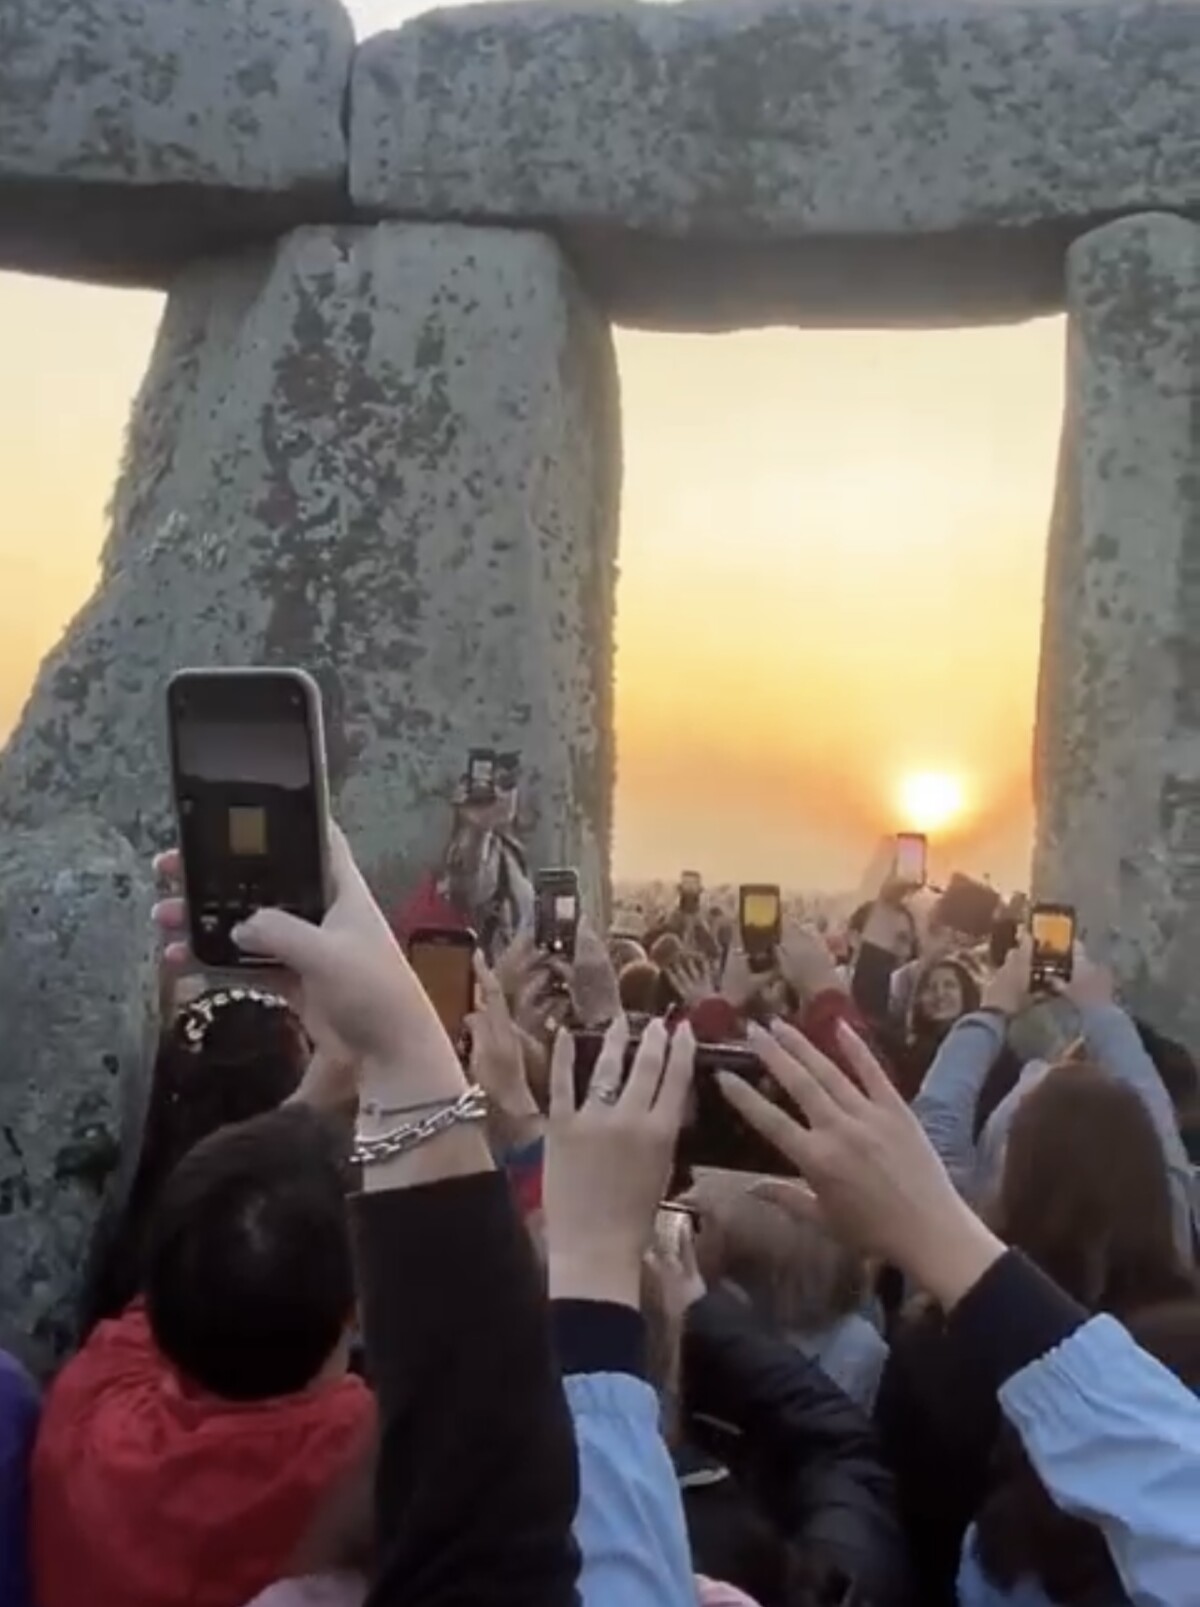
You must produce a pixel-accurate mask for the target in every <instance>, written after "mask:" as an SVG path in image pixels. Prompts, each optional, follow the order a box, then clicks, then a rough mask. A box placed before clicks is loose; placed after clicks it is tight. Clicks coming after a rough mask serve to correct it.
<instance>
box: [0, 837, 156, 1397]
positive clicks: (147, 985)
mask: <svg viewBox="0 0 1200 1607" xmlns="http://www.w3.org/2000/svg"><path fill="white" fill-rule="evenodd" d="M151 898H152V887H151V881H150V875H149V867H148V865H147V864H146V863H145V862H144V861H142V860H141V859H139V857H138V856H137V855H135V853H134V851H133V849H132V848H131V847H130V846H129V844H128V843H127V842H124V841H123V840H122V839H121V838H120V837H118V836H117V835H116V833H114V832H113V831H111V830H109V829H108V827H106V826H102V825H100V824H98V823H97V822H96V821H94V820H90V819H87V818H86V817H81V816H76V817H74V818H73V819H64V820H61V821H58V822H56V823H55V824H53V825H51V826H46V827H44V828H42V829H40V830H36V831H28V832H15V833H6V834H5V835H4V836H3V837H0V1023H2V1024H3V1029H4V1054H3V1056H0V1348H3V1349H5V1350H11V1351H15V1352H16V1354H17V1355H19V1356H20V1357H21V1358H22V1359H23V1360H24V1361H25V1362H27V1363H28V1364H29V1365H30V1366H32V1367H33V1368H35V1369H36V1370H38V1371H44V1370H45V1369H46V1368H47V1367H49V1366H50V1365H52V1364H53V1363H54V1362H55V1361H57V1360H59V1359H61V1358H62V1356H63V1354H64V1353H65V1351H66V1350H67V1348H68V1347H69V1345H70V1342H71V1339H72V1337H73V1335H74V1333H75V1324H76V1316H77V1309H78V1304H79V1298H80V1295H81V1294H82V1292H83V1287H84V1283H85V1280H86V1276H87V1271H88V1261H89V1252H90V1250H91V1248H92V1244H93V1240H94V1238H95V1236H96V1231H97V1228H98V1227H100V1226H101V1224H102V1222H103V1220H104V1218H105V1217H106V1215H107V1214H108V1212H109V1211H111V1209H112V1208H113V1207H114V1206H115V1205H116V1203H117V1201H118V1198H119V1197H120V1195H121V1194H122V1192H123V1190H124V1187H125V1186H126V1184H127V1183H128V1181H129V1178H130V1176H131V1174H132V1169H133V1166H134V1164H135V1161H136V1157H137V1150H138V1145H139V1142H140V1136H141V1128H142V1120H143V1117H144V1114H145V1105H146V1098H147V1094H148V1090H149V1069H150V1064H151V1057H152V1047H153V1025H154V1014H155V1009H156V988H155V967H154V962H153V943H152V940H151V929H150V903H151Z"/></svg>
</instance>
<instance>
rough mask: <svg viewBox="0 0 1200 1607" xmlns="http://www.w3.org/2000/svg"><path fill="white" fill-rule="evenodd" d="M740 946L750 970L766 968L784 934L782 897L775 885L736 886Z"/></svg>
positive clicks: (746, 884) (759, 883)
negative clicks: (737, 887)
mask: <svg viewBox="0 0 1200 1607" xmlns="http://www.w3.org/2000/svg"><path fill="white" fill-rule="evenodd" d="M738 925H739V928H740V931H741V939H742V949H743V951H744V953H745V955H746V959H747V960H748V961H749V963H750V969H751V970H752V971H769V970H770V969H771V967H772V966H773V965H774V964H775V950H776V949H777V948H778V947H779V943H780V940H781V939H782V937H783V899H782V897H781V895H780V892H779V888H778V887H777V886H773V885H769V884H767V883H762V882H755V883H745V884H743V886H741V887H740V888H739V889H738Z"/></svg>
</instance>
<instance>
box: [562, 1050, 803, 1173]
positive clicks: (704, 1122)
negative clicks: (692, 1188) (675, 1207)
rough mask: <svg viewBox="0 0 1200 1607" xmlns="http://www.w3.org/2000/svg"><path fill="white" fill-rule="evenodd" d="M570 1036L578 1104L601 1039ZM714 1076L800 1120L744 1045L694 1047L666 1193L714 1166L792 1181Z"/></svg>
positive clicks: (628, 1056)
mask: <svg viewBox="0 0 1200 1607" xmlns="http://www.w3.org/2000/svg"><path fill="white" fill-rule="evenodd" d="M574 1037H575V1100H576V1103H577V1104H582V1102H583V1101H584V1099H586V1097H587V1091H588V1088H589V1086H590V1085H591V1081H592V1073H593V1072H594V1071H595V1069H596V1061H597V1060H598V1059H599V1057H600V1050H601V1048H602V1046H603V1044H604V1034H603V1033H602V1032H596V1031H592V1030H585V1031H579V1032H576V1033H575V1035H574ZM640 1042H641V1034H640V1033H637V1034H635V1035H634V1036H632V1037H631V1038H630V1040H629V1043H628V1045H627V1046H626V1050H625V1064H624V1076H625V1077H627V1076H628V1075H629V1072H630V1070H631V1069H632V1066H633V1062H634V1059H635V1057H636V1055H637V1051H638V1045H639V1043H640ZM719 1071H724V1072H729V1073H731V1074H732V1075H733V1076H735V1077H741V1078H743V1079H744V1080H745V1081H746V1082H749V1083H750V1084H751V1085H752V1086H753V1087H754V1088H756V1089H757V1090H758V1091H759V1093H761V1094H763V1095H764V1096H765V1097H766V1098H767V1099H769V1100H770V1101H771V1102H772V1104H776V1105H780V1106H782V1108H783V1109H784V1110H786V1111H787V1113H788V1115H789V1116H792V1117H793V1118H795V1119H796V1120H797V1121H801V1122H803V1121H804V1118H803V1116H801V1115H800V1113H799V1112H798V1111H797V1110H796V1108H795V1107H794V1106H793V1104H792V1103H791V1101H790V1100H789V1099H788V1098H787V1096H786V1095H785V1094H784V1092H783V1090H782V1089H781V1088H780V1086H779V1084H778V1083H777V1082H776V1081H775V1079H774V1078H773V1077H772V1076H771V1074H770V1072H768V1071H767V1069H766V1067H765V1066H764V1065H763V1063H762V1061H761V1060H760V1059H759V1058H758V1056H757V1055H756V1054H755V1053H754V1051H753V1049H750V1048H748V1047H747V1045H746V1044H744V1043H698V1044H697V1045H696V1073H695V1077H694V1078H693V1080H692V1092H691V1100H690V1104H689V1108H688V1113H687V1115H686V1116H685V1118H684V1122H683V1126H682V1127H681V1129H680V1132H679V1142H678V1144H677V1145H676V1147H675V1164H674V1167H673V1169H672V1183H671V1190H672V1192H674V1191H675V1190H677V1189H680V1188H683V1187H685V1186H686V1182H687V1179H688V1178H689V1177H690V1175H691V1173H692V1172H693V1171H694V1170H695V1169H696V1168H697V1167H717V1168H719V1169H720V1170H721V1171H723V1172H758V1173H762V1174H763V1175H764V1176H767V1177H795V1176H796V1168H795V1167H794V1166H793V1165H792V1163H791V1162H790V1161H789V1160H787V1159H786V1158H785V1157H784V1156H783V1155H781V1154H780V1152H779V1151H778V1150H777V1149H776V1148H775V1146H774V1145H773V1144H769V1143H768V1142H767V1140H766V1139H765V1138H764V1137H763V1136H762V1134H761V1133H760V1132H759V1131H758V1129H757V1128H756V1127H751V1125H750V1124H749V1122H747V1121H746V1120H745V1119H744V1118H743V1117H742V1116H741V1115H740V1114H739V1113H738V1112H737V1111H736V1110H734V1108H733V1106H732V1105H731V1104H730V1103H729V1101H728V1100H727V1099H726V1098H725V1096H724V1094H722V1092H721V1090H720V1088H719V1087H718V1085H717V1078H716V1074H717V1072H719Z"/></svg>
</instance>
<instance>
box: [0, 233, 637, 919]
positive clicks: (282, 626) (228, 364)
mask: <svg viewBox="0 0 1200 1607" xmlns="http://www.w3.org/2000/svg"><path fill="white" fill-rule="evenodd" d="M617 411H618V402H617V380H616V370H615V365H614V359H613V353H612V345H611V338H610V334H609V330H608V327H607V324H606V323H605V322H604V321H603V319H601V318H599V317H598V316H597V315H596V314H595V313H594V312H593V310H592V309H591V307H590V306H589V304H588V302H587V301H586V300H585V298H584V297H583V296H582V295H581V293H580V292H579V290H578V288H577V286H576V284H575V281H574V279H573V277H572V275H571V273H570V270H569V269H568V268H567V266H566V265H565V263H564V261H563V259H562V257H561V255H560V253H559V251H558V249H557V248H556V247H555V246H554V245H553V244H552V243H551V242H550V241H548V240H546V239H545V238H543V237H542V236H539V235H536V234H512V233H506V232H503V231H475V230H471V229H463V228H457V227H453V226H447V227H439V228H428V227H424V226H414V227H407V226H402V225H384V226H381V227H379V228H370V229H360V228H352V227H343V228H339V229H312V230H303V231H300V232H298V233H296V234H294V235H292V236H290V237H289V238H288V239H287V240H285V241H284V242H282V243H281V244H280V246H279V247H278V249H277V250H275V251H271V252H263V253H260V254H257V255H253V256H245V255H243V256H241V257H239V258H237V259H236V260H231V261H223V262H218V263H210V264H206V265H203V266H200V267H197V268H196V269H195V270H194V271H193V272H191V273H190V274H187V275H185V276H184V277H183V278H181V280H180V281H179V283H178V284H177V285H176V287H175V289H174V291H173V292H172V295H171V297H170V300H169V302H168V306H167V312H166V317H165V322H164V324H163V328H162V331H161V334H160V337H159V341H158V345H157V349H156V351H155V354H154V357H153V360H152V363H151V368H150V372H149V375H148V377H147V379H146V382H145V385H144V387H143V390H142V393H141V396H140V398H139V401H138V403H137V406H136V409H135V413H134V418H133V422H132V426H131V431H130V436H129V443H128V448H127V455H126V463H125V468H124V472H123V475H122V478H121V483H120V486H119V488H118V491H117V495H116V499H115V506H114V515H113V527H112V533H111V536H110V538H109V541H108V545H107V548H106V551H105V554H104V559H103V573H102V578H101V583H100V587H99V590H98V591H97V593H96V595H95V596H94V597H93V599H92V601H91V602H90V603H89V604H88V605H87V606H86V607H85V608H84V610H83V612H82V613H81V614H80V616H79V617H78V618H77V620H76V621H75V623H74V624H73V625H72V627H71V628H70V630H69V631H68V633H67V636H66V638H65V640H64V641H63V643H62V644H61V645H60V646H59V647H58V648H57V650H56V651H55V652H54V653H53V654H52V655H51V656H50V657H49V659H48V660H47V662H46V663H45V664H44V665H43V667H42V670H41V673H40V675H39V678H38V681H37V684H36V687H35V690H34V692H33V695H32V698H31V700H30V703H29V705H28V706H27V708H26V710H25V712H24V715H23V717H22V720H21V722H20V724H19V726H18V729H17V731H16V733H15V735H14V737H13V739H12V741H11V743H10V746H9V748H8V750H7V752H6V753H5V754H4V756H3V759H0V819H8V820H17V821H26V822H29V821H36V820H40V819H44V818H45V817H46V815H47V814H48V813H50V814H53V813H55V812H58V811H62V810H65V809H71V808H76V807H79V806H81V805H87V806H89V807H93V806H94V807H95V808H96V809H97V810H98V811H100V812H101V813H102V814H103V815H104V816H105V818H107V819H108V820H109V821H110V822H111V823H112V824H113V825H115V826H116V827H117V828H118V829H119V830H120V831H122V832H123V833H124V834H126V835H127V836H128V837H129V838H130V839H131V840H132V841H134V842H135V843H137V844H139V845H142V846H145V845H148V844H151V843H155V842H160V841H161V840H162V839H163V837H164V835H165V833H166V832H167V831H168V829H169V825H168V797H167V771H166V763H165V755H164V740H163V738H164V731H163V711H164V683H165V679H166V677H167V675H168V674H169V673H170V671H172V670H173V669H175V668H177V667H179V666H181V665H185V664H206V663H212V664H237V663H265V664H289V663H295V664H301V665H304V666H306V667H308V668H309V669H310V670H312V671H313V673H314V674H315V675H316V676H317V678H318V680H319V681H320V683H321V686H322V689H323V692H324V697H325V705H326V714H327V721H328V726H329V748H330V765H331V777H332V782H333V786H334V792H335V798H336V803H337V807H338V810H339V812H340V815H341V818H342V820H343V822H344V824H345V825H346V827H347V829H348V831H349V832H350V834H351V837H352V839H353V840H354V842H355V844H356V847H357V848H358V849H359V851H360V853H361V854H362V855H363V856H364V859H365V863H366V867H367V869H368V871H369V872H370V873H371V874H372V876H373V877H374V879H375V881H376V884H377V886H379V888H380V889H381V890H382V891H383V892H384V894H385V895H392V894H394V893H395V892H396V891H397V890H398V889H399V888H400V887H402V886H404V885H407V884H408V883H409V882H410V881H411V880H412V879H413V877H414V876H415V874H416V873H417V871H418V870H419V869H423V868H424V867H425V865H426V864H427V863H428V862H429V861H430V860H431V859H432V858H434V857H435V856H436V855H437V854H438V853H439V852H440V849H441V847H442V845H443V840H444V835H445V833H446V832H447V831H448V829H449V824H450V812H449V809H448V808H447V807H444V804H445V801H446V800H448V799H449V796H450V793H451V790H452V786H453V783H454V781H455V780H456V779H457V777H458V776H459V774H460V773H461V770H462V767H463V763H464V761H465V758H466V750H467V748H468V747H470V746H472V745H475V744H495V745H496V746H497V747H499V748H521V749H522V750H523V752H524V757H525V781H524V787H523V790H524V793H525V795H526V796H527V797H528V798H529V800H530V807H531V811H532V816H533V818H532V820H531V822H530V824H529V825H528V826H527V827H526V828H524V835H525V837H526V840H527V842H528V843H529V844H530V846H531V849H532V852H533V854H534V857H535V859H536V860H538V861H541V862H554V863H559V862H566V863H575V864H578V865H579V866H580V868H581V871H582V872H583V874H584V876H585V879H586V881H587V882H588V883H589V884H590V886H591V887H592V888H593V890H598V889H599V887H600V885H601V883H602V881H603V876H604V872H605V867H606V866H607V859H608V841H609V835H610V803H611V790H612V769H613V755H612V730H611V726H612V709H611V681H612V658H611V653H612V649H611V629H612V604H613V588H614V574H615V567H614V555H615V544H616V521H617V502H618V491H619V451H620V448H619V438H618V421H617Z"/></svg>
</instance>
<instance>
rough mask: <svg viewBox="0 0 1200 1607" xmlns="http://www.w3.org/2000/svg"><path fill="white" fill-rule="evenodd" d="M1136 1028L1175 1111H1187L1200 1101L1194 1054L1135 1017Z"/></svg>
mask: <svg viewBox="0 0 1200 1607" xmlns="http://www.w3.org/2000/svg"><path fill="white" fill-rule="evenodd" d="M1133 1024H1134V1026H1135V1027H1136V1028H1137V1035H1138V1037H1139V1038H1140V1039H1141V1040H1142V1048H1143V1049H1144V1050H1145V1051H1146V1053H1147V1054H1148V1055H1149V1056H1150V1059H1151V1060H1152V1061H1153V1062H1154V1069H1155V1071H1157V1072H1158V1075H1159V1077H1160V1078H1161V1079H1162V1084H1163V1087H1164V1088H1165V1089H1166V1090H1167V1092H1168V1093H1169V1094H1170V1096H1171V1102H1172V1103H1173V1104H1174V1106H1175V1109H1176V1110H1187V1109H1188V1108H1189V1107H1190V1106H1192V1105H1194V1104H1195V1103H1196V1101H1197V1100H1198V1099H1200V1069H1198V1068H1197V1066H1196V1061H1195V1058H1194V1056H1193V1055H1192V1053H1191V1051H1190V1050H1189V1049H1188V1048H1186V1047H1185V1046H1184V1045H1183V1044H1181V1043H1179V1042H1178V1041H1177V1040H1176V1039H1174V1038H1168V1037H1167V1036H1166V1034H1165V1033H1162V1032H1158V1031H1157V1030H1156V1029H1155V1028H1154V1027H1152V1026H1151V1025H1150V1023H1149V1022H1148V1021H1143V1020H1141V1019H1140V1018H1139V1017H1137V1016H1135V1017H1134V1021H1133Z"/></svg>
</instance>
